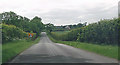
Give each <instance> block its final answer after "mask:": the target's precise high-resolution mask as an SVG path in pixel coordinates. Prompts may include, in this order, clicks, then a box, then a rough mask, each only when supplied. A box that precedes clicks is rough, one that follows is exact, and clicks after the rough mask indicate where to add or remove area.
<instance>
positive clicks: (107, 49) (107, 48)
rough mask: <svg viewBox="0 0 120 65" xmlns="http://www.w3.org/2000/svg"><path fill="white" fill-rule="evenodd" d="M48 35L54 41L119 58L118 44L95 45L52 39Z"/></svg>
mask: <svg viewBox="0 0 120 65" xmlns="http://www.w3.org/2000/svg"><path fill="white" fill-rule="evenodd" d="M48 37H49V38H50V39H51V40H52V41H53V42H55V43H63V44H66V45H70V46H73V47H76V48H80V49H84V50H87V51H90V52H94V53H97V54H100V55H103V56H107V57H111V58H115V59H118V60H120V57H119V56H118V46H112V45H97V44H92V43H84V42H76V41H58V40H55V39H53V38H52V37H51V36H50V35H48Z"/></svg>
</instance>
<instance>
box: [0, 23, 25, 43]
mask: <svg viewBox="0 0 120 65" xmlns="http://www.w3.org/2000/svg"><path fill="white" fill-rule="evenodd" d="M1 25H2V42H3V43H4V42H7V41H11V40H15V39H22V38H24V37H25V36H26V32H24V31H23V30H21V29H19V28H18V27H16V26H14V25H6V24H1Z"/></svg>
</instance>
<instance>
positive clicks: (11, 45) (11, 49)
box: [2, 37, 40, 63]
mask: <svg viewBox="0 0 120 65" xmlns="http://www.w3.org/2000/svg"><path fill="white" fill-rule="evenodd" d="M39 40H40V37H38V38H37V39H36V40H35V41H27V40H24V39H23V40H16V41H12V42H8V43H5V44H3V45H2V62H3V63H4V62H7V61H8V60H10V59H11V58H13V57H14V56H16V55H17V54H19V53H21V52H22V51H24V50H25V49H27V48H29V47H30V46H32V45H33V44H35V43H37V42H38V41H39Z"/></svg>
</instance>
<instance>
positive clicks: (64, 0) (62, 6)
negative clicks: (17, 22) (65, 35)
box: [0, 0, 119, 25]
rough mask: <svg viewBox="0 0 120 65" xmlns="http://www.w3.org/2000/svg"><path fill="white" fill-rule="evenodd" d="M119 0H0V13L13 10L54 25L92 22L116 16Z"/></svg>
mask: <svg viewBox="0 0 120 65" xmlns="http://www.w3.org/2000/svg"><path fill="white" fill-rule="evenodd" d="M118 1H119V0H0V13H2V12H9V11H13V12H15V13H17V14H18V15H22V16H25V17H28V18H30V19H32V18H33V17H34V16H39V17H41V18H42V22H43V23H45V24H46V23H53V24H55V25H66V24H77V23H80V22H81V23H84V22H88V23H93V22H97V21H99V20H100V19H111V18H116V17H118Z"/></svg>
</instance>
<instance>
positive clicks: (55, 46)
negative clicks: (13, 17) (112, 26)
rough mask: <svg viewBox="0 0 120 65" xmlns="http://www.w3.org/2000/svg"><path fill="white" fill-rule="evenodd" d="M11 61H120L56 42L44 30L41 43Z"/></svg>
mask: <svg viewBox="0 0 120 65" xmlns="http://www.w3.org/2000/svg"><path fill="white" fill-rule="evenodd" d="M10 63H118V61H117V60H116V59H112V58H108V57H105V56H101V55H98V54H95V53H92V52H88V51H84V50H81V49H78V48H74V47H71V46H68V45H64V44H59V43H54V42H52V41H51V40H50V39H49V38H48V36H47V35H46V33H45V32H42V33H41V38H40V41H39V43H37V44H35V45H33V46H31V47H30V48H28V49H27V50H25V51H24V52H22V53H21V54H19V55H18V56H16V57H15V58H14V59H13V60H12V61H10Z"/></svg>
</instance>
